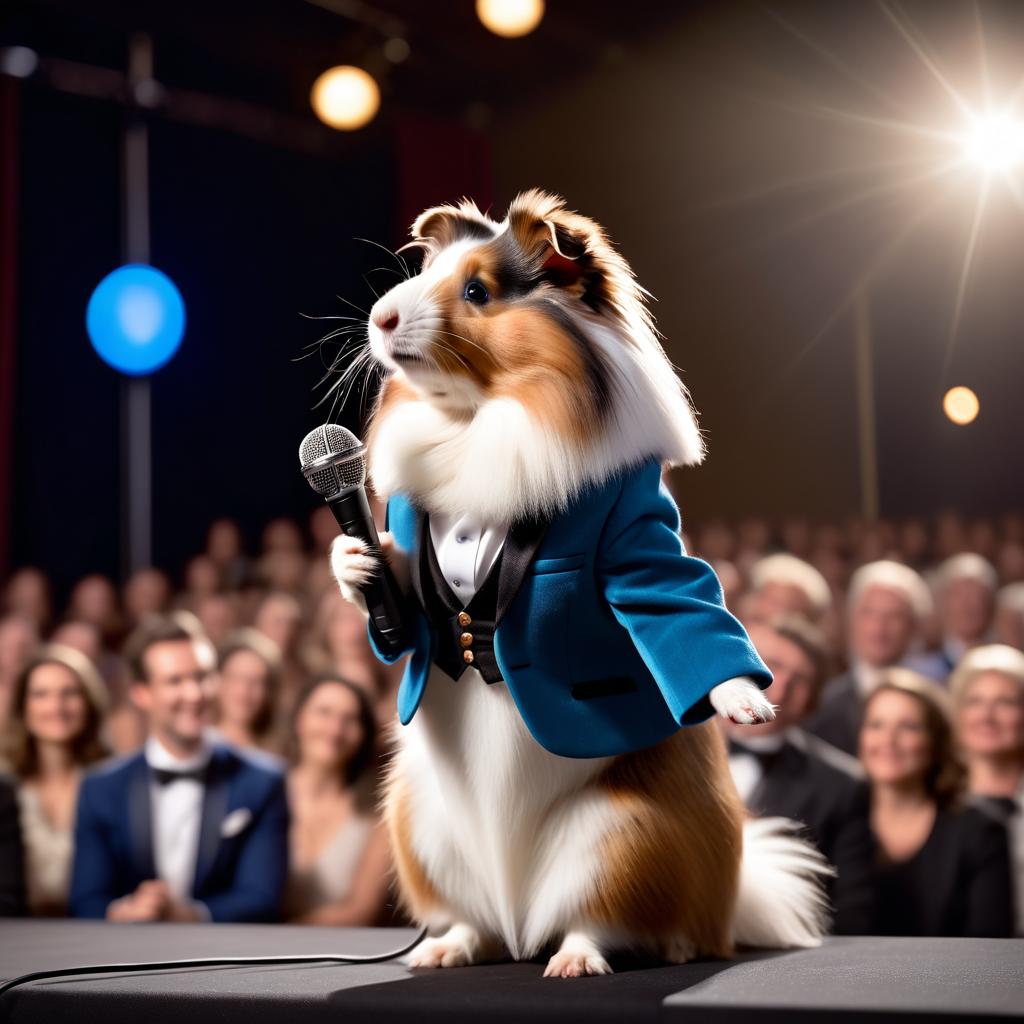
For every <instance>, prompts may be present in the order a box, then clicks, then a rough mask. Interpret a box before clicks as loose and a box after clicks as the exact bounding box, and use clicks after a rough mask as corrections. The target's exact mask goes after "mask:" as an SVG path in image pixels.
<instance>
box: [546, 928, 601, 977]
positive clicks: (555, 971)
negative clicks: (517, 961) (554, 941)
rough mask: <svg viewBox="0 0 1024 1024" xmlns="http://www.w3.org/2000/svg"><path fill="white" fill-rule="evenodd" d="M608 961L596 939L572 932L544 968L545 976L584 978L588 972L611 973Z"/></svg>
mask: <svg viewBox="0 0 1024 1024" xmlns="http://www.w3.org/2000/svg"><path fill="white" fill-rule="evenodd" d="M611 973H612V969H611V967H610V966H609V964H608V961H607V960H605V958H604V957H603V956H601V951H600V950H599V949H598V948H597V946H596V944H595V943H594V940H593V939H591V938H590V937H589V936H587V935H583V934H580V933H578V932H570V933H569V934H568V935H566V937H565V939H564V940H563V941H562V945H561V947H560V948H559V950H558V952H557V953H555V955H554V956H553V957H552V958H551V959H550V960H549V961H548V965H547V967H545V968H544V977H545V978H583V977H586V975H588V974H611Z"/></svg>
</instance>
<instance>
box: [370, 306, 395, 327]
mask: <svg viewBox="0 0 1024 1024" xmlns="http://www.w3.org/2000/svg"><path fill="white" fill-rule="evenodd" d="M373 322H374V323H375V324H376V325H377V326H378V327H379V328H380V329H381V330H382V331H393V330H394V329H395V328H396V327H397V326H398V313H396V312H395V311H394V310H392V311H391V312H389V313H378V314H377V315H376V316H375V317H374V318H373Z"/></svg>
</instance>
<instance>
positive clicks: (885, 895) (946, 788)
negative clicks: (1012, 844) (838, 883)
mask: <svg viewBox="0 0 1024 1024" xmlns="http://www.w3.org/2000/svg"><path fill="white" fill-rule="evenodd" d="M860 759H861V763H862V764H863V766H864V771H865V774H866V775H867V778H868V782H869V784H870V786H871V830H872V832H873V833H874V835H875V840H876V842H877V845H878V850H879V860H878V864H877V865H876V876H875V877H876V889H875V914H874V923H873V927H872V934H877V935H932V936H989V937H1002V936H1009V935H1011V934H1012V933H1013V900H1012V895H1013V890H1012V881H1011V874H1010V860H1009V851H1008V845H1007V837H1006V830H1005V829H1004V828H1003V826H1002V825H1001V824H1000V823H999V822H997V821H995V820H994V819H992V818H991V817H990V816H989V815H987V814H985V813H983V812H981V811H979V810H976V809H974V808H972V807H967V806H965V805H964V803H963V801H962V797H963V793H964V782H965V773H964V769H963V766H962V765H961V764H960V762H959V760H958V759H957V755H956V751H955V747H954V741H953V726H952V719H951V716H950V712H949V707H948V696H947V694H946V693H945V692H944V691H943V690H942V689H941V688H940V687H939V686H938V685H937V684H936V683H934V682H933V681H931V680H929V679H926V678H925V677H923V676H920V675H918V674H917V673H915V672H912V671H910V670H909V669H904V668H893V669H889V670H888V671H887V672H886V674H885V676H884V677H883V678H882V680H881V681H880V682H879V684H878V685H877V686H876V687H875V689H874V691H873V692H872V693H871V695H870V696H869V697H868V698H867V701H866V702H865V705H864V718H863V722H862V725H861V729H860Z"/></svg>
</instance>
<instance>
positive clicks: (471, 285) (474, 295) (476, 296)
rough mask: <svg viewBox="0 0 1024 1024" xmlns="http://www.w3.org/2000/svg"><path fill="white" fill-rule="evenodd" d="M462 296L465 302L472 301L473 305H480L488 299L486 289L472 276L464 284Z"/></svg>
mask: <svg viewBox="0 0 1024 1024" xmlns="http://www.w3.org/2000/svg"><path fill="white" fill-rule="evenodd" d="M463 298H464V299H465V300H466V301H467V302H472V303H473V305H474V306H482V305H483V304H484V303H485V302H487V301H488V300H489V299H490V295H488V293H487V289H486V288H485V287H484V286H483V285H482V284H481V283H480V282H479V281H477V280H476V279H475V278H474V280H472V281H469V282H468V283H467V284H466V290H465V292H463Z"/></svg>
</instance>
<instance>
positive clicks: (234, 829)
mask: <svg viewBox="0 0 1024 1024" xmlns="http://www.w3.org/2000/svg"><path fill="white" fill-rule="evenodd" d="M251 821H252V811H250V810H249V808H248V807H239V808H237V809H236V810H233V811H232V812H231V813H230V814H229V815H228V816H227V817H226V818H225V819H224V820H223V821H222V822H221V823H220V834H221V838H223V839H230V838H231V837H232V836H237V835H238V834H239V833H240V832H243V831H244V830H245V829H246V828H247V827H248V825H249V823H250V822H251Z"/></svg>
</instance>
